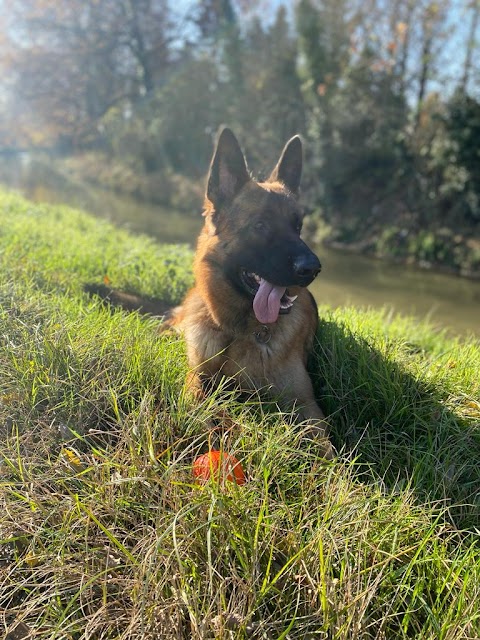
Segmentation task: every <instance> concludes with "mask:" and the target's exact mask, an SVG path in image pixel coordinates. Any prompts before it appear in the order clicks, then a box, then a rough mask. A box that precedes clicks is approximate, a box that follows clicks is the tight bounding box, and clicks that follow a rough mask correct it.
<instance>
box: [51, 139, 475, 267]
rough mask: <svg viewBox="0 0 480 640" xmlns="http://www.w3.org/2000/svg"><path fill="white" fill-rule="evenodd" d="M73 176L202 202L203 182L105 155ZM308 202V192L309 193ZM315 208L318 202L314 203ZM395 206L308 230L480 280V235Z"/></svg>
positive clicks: (330, 240) (76, 161)
mask: <svg viewBox="0 0 480 640" xmlns="http://www.w3.org/2000/svg"><path fill="white" fill-rule="evenodd" d="M62 165H63V167H64V168H66V169H67V171H68V172H69V173H70V175H72V176H74V177H76V178H78V179H81V180H86V181H88V182H90V183H91V184H95V185H97V186H102V187H103V188H105V187H106V188H108V189H111V190H112V191H115V192H116V193H121V194H124V195H127V196H130V197H135V198H139V199H141V200H142V201H144V202H154V203H156V204H160V205H162V206H170V207H172V208H173V209H176V210H181V211H185V212H187V213H191V212H192V211H198V209H199V207H200V206H201V203H202V202H203V194H204V183H205V180H204V178H202V179H199V180H191V179H188V178H186V177H185V176H181V175H180V174H172V173H168V172H167V173H165V172H157V173H151V174H146V173H144V172H142V171H139V170H138V168H135V167H134V166H132V165H131V164H129V163H127V162H122V161H120V160H118V159H112V158H110V157H107V155H103V154H101V153H98V152H95V153H85V154H82V155H77V156H72V157H70V158H66V159H65V160H64V161H63V160H62ZM62 170H63V168H62ZM305 196H306V197H305V200H308V193H307V194H305ZM311 204H312V205H313V208H315V205H314V203H311ZM397 209H398V206H397V205H395V203H392V204H391V206H390V207H389V208H388V210H385V211H382V210H380V207H378V206H377V207H376V209H375V211H374V212H371V213H370V215H369V216H368V220H366V221H363V220H356V219H355V218H354V217H352V216H351V215H350V216H346V217H343V216H336V217H335V218H334V220H333V222H331V223H330V224H329V225H326V223H325V222H324V220H323V219H322V217H321V216H320V215H316V214H314V215H313V216H312V218H311V220H310V221H309V222H308V226H309V231H310V233H311V235H312V237H314V238H315V239H316V241H317V243H318V242H320V243H322V244H325V246H327V247H331V248H334V249H337V250H342V251H349V252H352V253H356V254H359V255H365V256H368V257H372V258H376V259H380V260H384V261H390V262H394V263H397V264H398V263H401V264H406V265H410V266H416V267H418V268H420V269H423V270H429V271H434V272H438V273H448V274H452V275H456V276H461V277H467V278H472V279H480V231H479V232H478V233H477V234H476V235H475V233H474V228H473V227H465V228H456V229H450V228H448V227H446V226H441V225H440V226H439V224H438V222H437V221H436V220H435V219H433V220H431V221H430V222H429V223H428V225H427V224H426V223H425V222H422V223H420V222H419V220H418V217H419V216H418V214H417V215H416V214H413V213H412V212H409V211H403V210H402V212H401V213H400V212H399V211H400V210H398V211H397V213H396V214H395V215H394V216H393V217H392V210H395V211H396V210H397Z"/></svg>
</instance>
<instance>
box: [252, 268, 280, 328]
mask: <svg viewBox="0 0 480 640" xmlns="http://www.w3.org/2000/svg"><path fill="white" fill-rule="evenodd" d="M285 291H286V287H277V286H275V285H274V284H270V282H267V281H266V280H264V279H263V278H262V279H261V280H260V286H259V287H258V291H257V293H256V294H255V298H254V299H253V311H254V313H255V316H256V318H257V320H258V321H259V322H261V323H262V324H272V323H273V322H276V320H277V318H278V314H279V312H280V300H281V299H282V296H283V294H284V293H285Z"/></svg>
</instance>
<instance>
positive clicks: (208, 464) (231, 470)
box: [193, 449, 246, 484]
mask: <svg viewBox="0 0 480 640" xmlns="http://www.w3.org/2000/svg"><path fill="white" fill-rule="evenodd" d="M219 474H220V478H221V479H222V480H230V482H236V483H237V484H245V482H246V479H245V473H244V471H243V469H242V465H241V464H240V462H239V461H238V460H237V459H236V458H235V456H232V455H230V454H229V453H225V452H224V451H216V450H215V449H212V450H210V451H209V452H208V453H204V454H203V455H201V456H199V457H198V458H197V459H196V460H195V461H194V463H193V476H194V477H195V478H196V479H197V480H198V481H200V482H207V480H210V478H211V477H212V476H213V477H214V478H215V479H217V478H218V476H219Z"/></svg>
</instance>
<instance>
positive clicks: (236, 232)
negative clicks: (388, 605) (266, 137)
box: [167, 128, 333, 458]
mask: <svg viewBox="0 0 480 640" xmlns="http://www.w3.org/2000/svg"><path fill="white" fill-rule="evenodd" d="M301 172H302V143H301V140H300V138H299V137H298V136H295V137H293V138H292V139H291V140H289V141H288V142H287V144H286V145H285V148H284V149H283V152H282V154H281V156H280V159H279V161H278V163H277V165H276V167H275V168H274V170H273V172H272V173H271V175H270V177H269V178H268V180H266V181H265V182H256V181H255V180H253V179H252V178H251V176H250V174H249V171H248V169H247V165H246V162H245V158H244V156H243V153H242V151H241V149H240V146H239V144H238V142H237V139H236V138H235V136H234V134H233V133H232V131H231V130H230V129H228V128H225V129H223V130H222V132H221V133H220V135H219V138H218V141H217V146H216V149H215V151H214V154H213V158H212V162H211V166H210V173H209V177H208V183H207V192H206V198H205V211H204V213H203V215H204V217H205V224H204V227H203V230H202V231H201V233H200V237H199V239H198V244H197V250H196V254H195V260H194V275H195V285H194V287H193V288H192V289H191V290H190V291H189V293H188V294H187V296H186V298H185V300H184V302H183V304H182V305H181V306H180V307H177V308H176V309H174V310H173V312H172V314H171V317H170V319H168V320H167V325H168V326H170V327H172V328H175V329H177V330H179V331H181V332H182V333H183V334H184V336H185V339H186V343H187V354H188V362H189V367H190V369H191V373H190V383H191V384H192V385H193V387H194V389H195V390H196V391H197V392H198V393H202V394H203V393H205V392H208V391H209V390H211V389H212V388H215V387H217V386H218V385H219V383H220V381H221V379H222V378H229V379H231V380H233V381H234V382H235V386H236V387H238V388H239V390H240V391H241V392H247V393H248V392H255V393H256V392H260V393H261V394H267V395H268V396H269V397H271V398H273V399H275V400H276V401H277V402H279V404H280V406H281V407H283V408H285V409H287V408H288V409H293V410H294V411H295V413H296V415H297V418H298V420H299V421H300V422H305V423H306V424H307V425H308V427H309V428H308V430H307V432H308V433H309V434H310V435H311V436H312V437H313V438H314V439H315V440H316V441H318V442H319V443H320V444H321V447H322V455H323V456H324V457H325V458H331V457H332V455H333V450H332V446H331V444H330V442H329V440H328V438H327V435H328V434H327V424H326V422H325V421H324V415H323V413H322V411H321V409H320V407H319V406H318V404H317V403H316V401H315V397H314V393H313V388H312V383H311V380H310V378H309V376H308V373H307V369H306V363H307V356H308V353H309V351H310V350H311V348H312V344H313V339H314V336H315V332H316V328H317V324H318V310H317V306H316V304H315V301H314V299H313V297H312V295H311V294H310V292H309V291H308V290H307V288H306V287H307V286H308V285H309V284H310V283H311V282H312V281H313V279H314V278H315V277H316V275H317V274H318V273H319V271H320V269H321V265H320V262H319V260H318V258H317V256H316V255H315V254H314V253H313V252H312V251H311V250H310V249H309V248H308V247H307V245H306V244H305V243H304V242H303V240H302V239H301V238H300V232H301V230H302V218H303V214H302V211H301V209H300V206H299V203H298V193H299V186H300V177H301Z"/></svg>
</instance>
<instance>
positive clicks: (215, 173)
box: [207, 128, 250, 211]
mask: <svg viewBox="0 0 480 640" xmlns="http://www.w3.org/2000/svg"><path fill="white" fill-rule="evenodd" d="M248 180H250V176H249V174H248V169H247V164H246V162H245V158H244V157H243V153H242V150H241V149H240V145H239V144H238V142H237V139H236V137H235V136H234V135H233V133H232V131H231V130H230V129H227V128H225V129H223V130H222V131H221V133H220V135H219V137H218V142H217V146H216V149H215V152H214V154H213V158H212V164H211V165H210V175H209V176H208V183H207V198H208V199H209V200H210V202H211V203H212V204H213V206H214V207H215V209H216V210H217V211H218V209H219V208H220V207H221V206H222V205H224V204H226V203H227V202H229V201H231V200H232V199H233V198H234V197H235V196H236V195H237V193H238V192H239V191H240V189H241V188H242V187H243V185H244V184H245V183H246V182H247V181H248Z"/></svg>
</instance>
